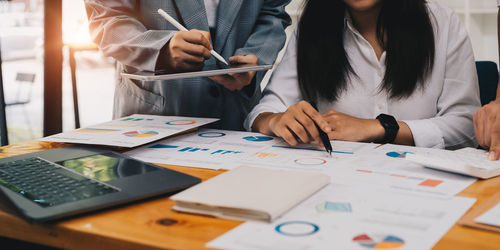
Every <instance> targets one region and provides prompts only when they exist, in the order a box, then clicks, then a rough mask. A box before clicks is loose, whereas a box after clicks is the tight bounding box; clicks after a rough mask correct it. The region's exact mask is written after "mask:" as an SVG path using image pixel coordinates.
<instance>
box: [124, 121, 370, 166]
mask: <svg viewBox="0 0 500 250" xmlns="http://www.w3.org/2000/svg"><path fill="white" fill-rule="evenodd" d="M376 146H377V144H370V143H353V142H342V141H332V147H333V149H334V151H333V154H332V157H329V155H328V154H327V153H326V151H325V149H324V148H321V147H319V146H318V145H314V144H307V145H300V146H298V147H290V146H289V145H288V144H286V143H285V142H284V141H283V140H282V139H280V138H276V137H271V136H266V135H262V134H258V133H248V132H238V131H225V130H207V129H202V130H200V131H199V132H196V133H191V134H187V135H181V136H176V137H173V138H169V139H165V140H162V141H159V142H157V143H154V144H153V145H147V146H144V147H141V148H138V149H135V150H132V151H129V152H127V153H126V154H127V155H129V156H131V157H134V158H137V159H140V160H143V161H147V162H153V163H162V164H170V165H180V166H188V167H198V168H209V169H221V168H222V169H233V168H235V167H237V166H240V165H258V166H260V167H270V168H290V169H297V170H316V171H323V170H325V169H327V167H328V166H331V163H332V162H334V161H335V160H338V159H342V158H346V157H352V156H353V155H354V154H355V152H361V151H362V150H366V149H369V148H374V147H376Z"/></svg>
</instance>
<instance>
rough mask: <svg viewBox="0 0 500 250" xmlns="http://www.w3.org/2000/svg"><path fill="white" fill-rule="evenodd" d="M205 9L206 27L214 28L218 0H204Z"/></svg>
mask: <svg viewBox="0 0 500 250" xmlns="http://www.w3.org/2000/svg"><path fill="white" fill-rule="evenodd" d="M204 1H205V10H206V11H207V18H208V27H210V28H214V27H215V26H216V25H217V21H216V20H217V7H218V6H219V1H220V0H204Z"/></svg>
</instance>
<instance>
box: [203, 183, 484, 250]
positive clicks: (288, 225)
mask: <svg viewBox="0 0 500 250" xmlns="http://www.w3.org/2000/svg"><path fill="white" fill-rule="evenodd" d="M474 202H475V199H472V198H464V197H453V198H450V199H433V198H428V197H418V196H408V195H403V194H397V193H391V192H386V193H382V192H377V191H373V190H370V189H366V188H357V187H354V186H346V185H339V184H331V185H330V186H328V187H326V188H324V189H323V190H321V191H320V192H318V193H316V194H315V195H313V196H312V197H311V198H309V199H308V200H306V201H304V202H303V203H301V204H300V205H299V206H297V207H296V208H294V209H293V210H291V211H290V212H288V213H287V214H285V215H284V216H283V217H281V218H280V219H278V220H277V221H275V222H274V223H259V222H246V223H244V224H242V225H240V226H239V227H237V228H235V229H233V230H232V231H229V232H228V233H226V234H224V235H222V236H221V237H219V238H217V239H215V240H213V241H211V242H209V243H208V244H207V247H211V248H219V249H273V250H274V249H283V250H285V249H286V250H289V249H360V250H363V249H364V250H366V249H401V250H403V249H431V248H432V247H433V246H434V245H435V244H436V243H437V242H438V241H439V239H440V238H441V237H442V236H443V235H444V234H445V233H446V232H447V231H448V230H449V229H450V228H451V227H452V226H453V225H454V224H455V222H456V221H457V220H458V219H459V218H460V216H462V215H463V214H464V213H465V212H466V211H467V210H468V209H469V208H470V207H471V206H472V205H473V203H474Z"/></svg>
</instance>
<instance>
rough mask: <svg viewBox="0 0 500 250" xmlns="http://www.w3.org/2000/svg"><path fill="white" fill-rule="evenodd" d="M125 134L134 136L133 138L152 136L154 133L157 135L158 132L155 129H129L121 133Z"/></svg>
mask: <svg viewBox="0 0 500 250" xmlns="http://www.w3.org/2000/svg"><path fill="white" fill-rule="evenodd" d="M123 134H124V135H125V136H128V137H134V138H145V137H153V136H155V135H158V132H156V131H146V132H141V131H130V132H126V133H123Z"/></svg>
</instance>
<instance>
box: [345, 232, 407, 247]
mask: <svg viewBox="0 0 500 250" xmlns="http://www.w3.org/2000/svg"><path fill="white" fill-rule="evenodd" d="M352 241H353V242H356V243H358V244H359V245H360V246H362V247H365V248H369V249H395V248H400V247H402V246H404V245H405V242H404V240H403V239H401V238H399V237H397V236H393V235H376V234H375V235H368V234H360V235H358V236H356V237H354V238H353V239H352Z"/></svg>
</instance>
